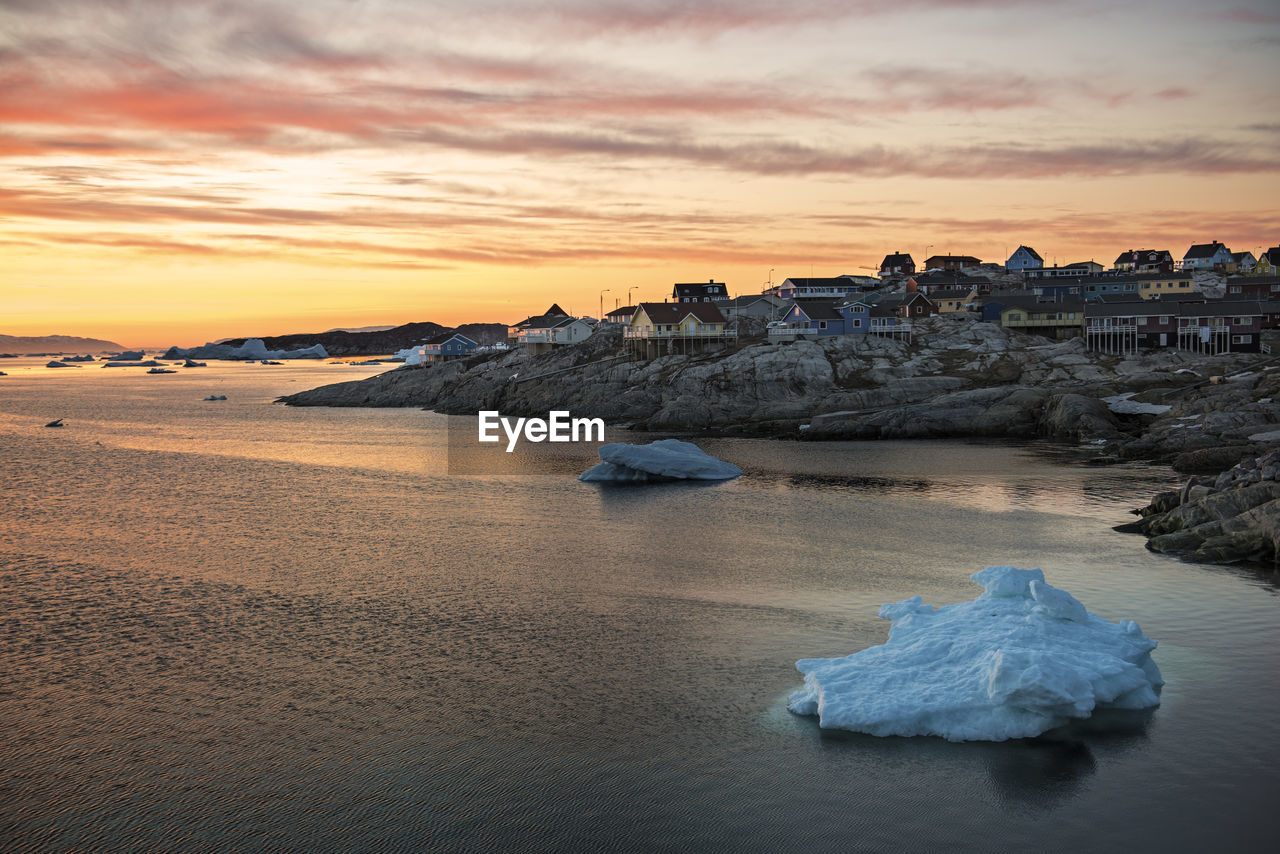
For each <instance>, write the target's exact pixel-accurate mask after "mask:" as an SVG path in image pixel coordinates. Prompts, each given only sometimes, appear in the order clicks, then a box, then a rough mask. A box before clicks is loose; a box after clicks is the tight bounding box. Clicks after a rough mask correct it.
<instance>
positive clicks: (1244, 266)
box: [1227, 251, 1258, 273]
mask: <svg viewBox="0 0 1280 854" xmlns="http://www.w3.org/2000/svg"><path fill="white" fill-rule="evenodd" d="M1257 263H1258V259H1257V258H1254V257H1253V253H1252V252H1249V251H1245V252H1232V253H1231V264H1229V265H1228V267H1227V272H1229V273H1248V272H1249V271H1251V270H1252V269H1253V267H1254V265H1255V264H1257Z"/></svg>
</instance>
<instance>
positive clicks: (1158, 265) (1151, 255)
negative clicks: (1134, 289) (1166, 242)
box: [1112, 249, 1173, 273]
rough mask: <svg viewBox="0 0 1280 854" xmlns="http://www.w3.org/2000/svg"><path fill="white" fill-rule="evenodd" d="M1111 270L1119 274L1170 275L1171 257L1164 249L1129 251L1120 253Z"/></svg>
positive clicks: (1171, 268) (1171, 267) (1171, 269)
mask: <svg viewBox="0 0 1280 854" xmlns="http://www.w3.org/2000/svg"><path fill="white" fill-rule="evenodd" d="M1112 269H1113V270H1115V271H1117V272H1119V273H1172V272H1173V255H1171V254H1170V253H1169V252H1168V250H1165V249H1130V250H1129V251H1128V252H1121V253H1120V256H1119V257H1118V258H1116V262H1115V264H1113V265H1112Z"/></svg>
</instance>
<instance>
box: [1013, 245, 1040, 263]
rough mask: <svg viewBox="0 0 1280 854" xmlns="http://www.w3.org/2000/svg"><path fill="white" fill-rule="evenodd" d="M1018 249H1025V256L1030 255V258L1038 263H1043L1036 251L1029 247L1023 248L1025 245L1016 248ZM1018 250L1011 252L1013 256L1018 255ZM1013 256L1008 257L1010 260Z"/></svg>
mask: <svg viewBox="0 0 1280 854" xmlns="http://www.w3.org/2000/svg"><path fill="white" fill-rule="evenodd" d="M1018 249H1025V250H1027V254H1028V255H1030V256H1031V257H1032V258H1034V259H1036V260H1037V261H1040V262H1041V263H1043V262H1044V259H1043V258H1041V257H1040V253H1039V252H1037V251H1036V250H1034V249H1032V248H1031V247H1030V246H1025V245H1024V246H1019V247H1018ZM1018 249H1015V250H1013V255H1017V254H1018ZM1013 255H1010V256H1009V257H1010V258H1012V257H1013Z"/></svg>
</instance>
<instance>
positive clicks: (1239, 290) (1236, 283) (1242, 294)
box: [1227, 276, 1280, 300]
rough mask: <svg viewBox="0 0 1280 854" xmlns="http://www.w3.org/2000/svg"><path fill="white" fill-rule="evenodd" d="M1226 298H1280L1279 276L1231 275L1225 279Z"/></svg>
mask: <svg viewBox="0 0 1280 854" xmlns="http://www.w3.org/2000/svg"><path fill="white" fill-rule="evenodd" d="M1227 299H1236V300H1239V299H1256V300H1271V299H1280V276H1232V277H1231V278H1229V279H1227Z"/></svg>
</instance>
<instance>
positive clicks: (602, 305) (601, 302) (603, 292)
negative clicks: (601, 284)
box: [600, 288, 609, 322]
mask: <svg viewBox="0 0 1280 854" xmlns="http://www.w3.org/2000/svg"><path fill="white" fill-rule="evenodd" d="M607 293H609V289H608V288H605V289H604V290H602V291H601V292H600V321H601V322H604V295H605V294H607Z"/></svg>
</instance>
